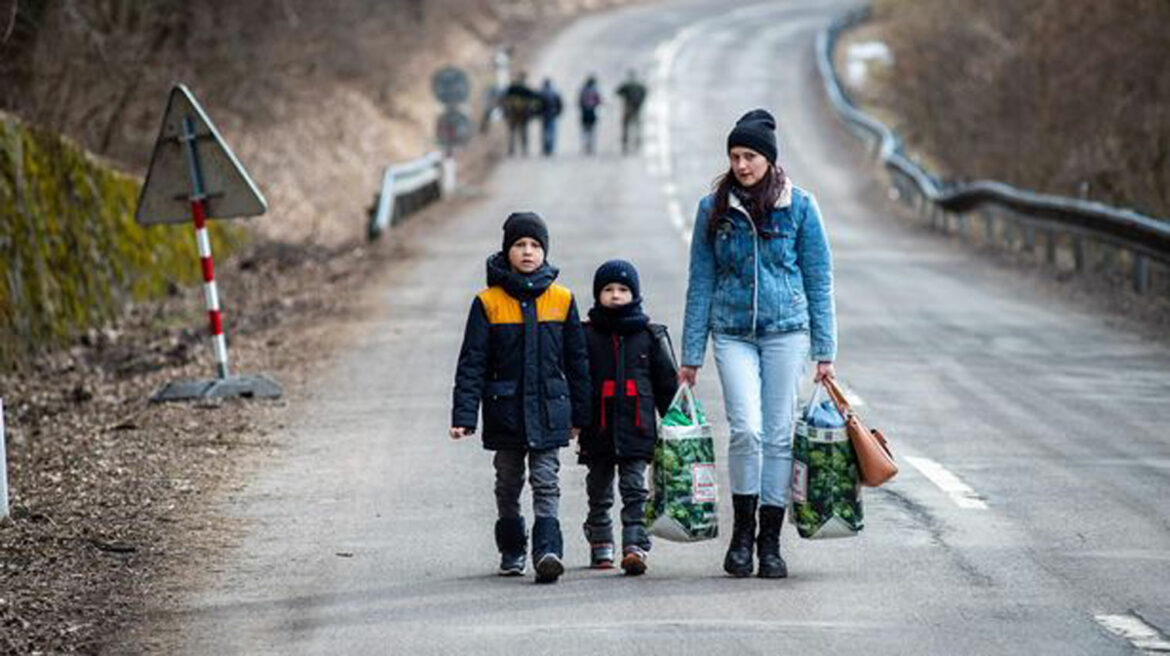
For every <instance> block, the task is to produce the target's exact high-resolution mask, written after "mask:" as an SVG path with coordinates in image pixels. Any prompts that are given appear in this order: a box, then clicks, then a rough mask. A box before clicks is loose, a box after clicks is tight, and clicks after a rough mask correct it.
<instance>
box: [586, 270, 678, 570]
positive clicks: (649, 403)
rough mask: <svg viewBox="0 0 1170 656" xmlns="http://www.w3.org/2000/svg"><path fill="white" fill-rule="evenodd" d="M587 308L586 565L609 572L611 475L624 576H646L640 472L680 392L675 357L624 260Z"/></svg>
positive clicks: (601, 278) (600, 278) (601, 273)
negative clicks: (619, 503) (619, 506)
mask: <svg viewBox="0 0 1170 656" xmlns="http://www.w3.org/2000/svg"><path fill="white" fill-rule="evenodd" d="M593 301H594V305H593V308H592V309H590V310H589V320H588V321H587V322H585V324H584V325H585V344H586V347H587V349H588V352H589V379H590V385H591V395H590V398H591V402H590V408H591V420H590V422H589V424H588V425H587V426H586V427H584V428H583V429H582V431H581V436H580V439H579V442H578V446H579V449H580V451H579V453H578V458H579V461H580V462H581V463H583V464H585V465H587V466H588V467H589V473H588V475H587V476H586V477H585V488H586V493H587V494H588V496H589V514H588V516H587V518H586V520H585V526H584V529H585V538H586V539H587V540H588V541H589V553H590V566H591V567H592V568H593V569H610V568H612V567H613V566H614V535H613V533H614V531H613V520H612V519H611V518H610V515H609V511H610V508H611V507H612V506H613V502H614V498H613V484H614V474H615V471H616V474H617V483H618V490H619V492H620V494H621V500H622V510H621V519H622V533H621V536H622V559H621V567H622V570H623V571H624V572H625V573H626V574H627V575H630V576H637V575H639V574H642V573H643V572H645V571H646V560H647V557H648V555H649V552H650V537H649V535H648V534H647V532H646V520H645V516H646V499H647V496H648V493H647V490H646V470H647V468H648V467H649V464H650V459H651V458H652V457H653V455H654V440H655V438H656V436H657V425H658V422H657V420H656V415H655V411H656V410H657V412H658V413H660V414H666V412H667V410H668V409H669V407H670V402H671V400H672V399H673V398H674V395H675V393H676V392H677V391H678V373H677V369H676V367H675V363H674V351H673V349H672V348H671V346H670V336H669V335H668V334H667V331H666V326H662V325H659V324H653V323H650V318H649V317H648V316H646V314H645V312H643V311H642V293H641V285H640V284H639V282H638V270H637V269H636V268H634V265H633V264H631V263H629V262H627V261H625V260H610V261H608V262H606V263H604V264H602V265H601V266H600V267H598V269H597V272H596V273H595V274H594V276H593Z"/></svg>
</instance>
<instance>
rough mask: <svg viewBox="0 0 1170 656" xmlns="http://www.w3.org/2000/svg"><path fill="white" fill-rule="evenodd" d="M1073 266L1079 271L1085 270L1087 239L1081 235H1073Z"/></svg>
mask: <svg viewBox="0 0 1170 656" xmlns="http://www.w3.org/2000/svg"><path fill="white" fill-rule="evenodd" d="M1072 248H1073V268H1074V269H1075V270H1076V272H1077V273H1081V272H1082V271H1084V270H1085V240H1084V238H1082V237H1080V236H1076V237H1073V243H1072Z"/></svg>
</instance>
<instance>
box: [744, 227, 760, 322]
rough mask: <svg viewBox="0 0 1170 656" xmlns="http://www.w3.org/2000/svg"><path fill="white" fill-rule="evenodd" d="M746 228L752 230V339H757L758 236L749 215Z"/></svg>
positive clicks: (758, 296) (758, 307)
mask: <svg viewBox="0 0 1170 656" xmlns="http://www.w3.org/2000/svg"><path fill="white" fill-rule="evenodd" d="M747 222H748V227H750V228H751V229H752V338H757V337H759V334H758V328H757V326H758V325H759V311H760V235H759V233H758V232H756V222H755V221H753V220H752V217H751V215H750V214H748V215H747Z"/></svg>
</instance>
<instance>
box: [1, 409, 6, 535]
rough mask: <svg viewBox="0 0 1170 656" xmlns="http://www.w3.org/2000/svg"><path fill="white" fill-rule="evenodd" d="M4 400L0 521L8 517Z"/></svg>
mask: <svg viewBox="0 0 1170 656" xmlns="http://www.w3.org/2000/svg"><path fill="white" fill-rule="evenodd" d="M5 439H6V438H5V437H4V399H3V398H0V519H4V518H5V517H8V454H7V453H6V451H5V446H4V440H5Z"/></svg>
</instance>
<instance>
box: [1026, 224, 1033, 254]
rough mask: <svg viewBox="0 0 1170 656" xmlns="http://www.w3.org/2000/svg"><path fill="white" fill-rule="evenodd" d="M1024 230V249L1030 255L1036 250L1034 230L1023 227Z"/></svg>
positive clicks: (1029, 227) (1028, 226) (1031, 227)
mask: <svg viewBox="0 0 1170 656" xmlns="http://www.w3.org/2000/svg"><path fill="white" fill-rule="evenodd" d="M1023 229H1024V248H1025V249H1026V250H1027V251H1028V252H1029V253H1031V252H1032V251H1034V250H1036V228H1035V227H1034V226H1030V225H1025V226H1023Z"/></svg>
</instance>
